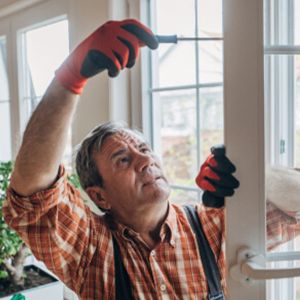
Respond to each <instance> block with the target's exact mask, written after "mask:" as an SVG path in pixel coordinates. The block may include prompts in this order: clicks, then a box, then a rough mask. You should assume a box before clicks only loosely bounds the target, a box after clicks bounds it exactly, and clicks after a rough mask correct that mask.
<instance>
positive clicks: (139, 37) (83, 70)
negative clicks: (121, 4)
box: [11, 20, 158, 196]
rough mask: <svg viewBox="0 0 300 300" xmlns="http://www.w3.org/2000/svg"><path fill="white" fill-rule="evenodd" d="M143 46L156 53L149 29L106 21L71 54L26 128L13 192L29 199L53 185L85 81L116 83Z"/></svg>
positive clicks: (121, 22) (58, 71) (152, 36)
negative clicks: (102, 78)
mask: <svg viewBox="0 0 300 300" xmlns="http://www.w3.org/2000/svg"><path fill="white" fill-rule="evenodd" d="M144 45H147V46H148V47H150V48H151V49H155V48H157V47H158V42H157V39H156V38H155V36H154V35H153V34H152V32H151V31H150V30H149V29H148V28H147V27H145V26H143V25H142V24H141V23H139V22H138V21H136V20H125V21H120V22H114V21H110V22H107V23H105V24H104V25H102V26H101V27H99V28H98V29H97V30H96V31H95V32H93V33H92V34H91V35H90V36H89V37H87V38H86V39H85V40H84V41H83V42H82V43H81V44H80V45H79V46H78V47H77V48H76V49H75V50H74V51H73V52H72V53H71V54H70V56H69V57H68V58H67V59H66V60H65V62H64V63H63V64H62V66H61V67H60V68H59V69H58V70H57V72H56V76H55V79H54V80H53V81H52V83H51V84H50V86H49V88H48V89H47V91H46V93H45V95H44V97H43V99H42V101H41V102H40V103H39V105H38V107H37V109H36V110H35V112H34V113H33V115H32V117H31V119H30V121H29V123H28V125H27V128H26V130H25V133H24V137H23V142H22V145H21V148H20V151H19V153H18V155H17V159H16V163H15V168H14V171H13V175H12V178H11V187H12V189H13V190H15V191H16V192H17V193H18V194H20V195H23V196H28V195H31V194H33V193H35V192H37V191H40V190H43V189H45V188H47V187H49V186H50V185H51V184H52V183H53V182H54V180H55V179H56V176H57V172H58V166H59V164H60V162H61V159H62V154H63V151H64V149H65V146H66V140H67V132H68V128H69V126H70V123H71V121H72V117H73V115H74V111H75V109H76V106H77V102H78V94H81V92H82V90H83V88H84V85H85V84H86V81H87V79H88V78H89V77H91V76H94V75H95V74H97V73H99V72H101V71H103V70H105V69H106V70H108V74H109V76H111V77H115V76H117V75H118V73H119V71H120V70H121V69H123V68H125V67H127V68H131V67H132V66H133V65H134V64H135V61H136V59H137V57H138V55H139V48H140V47H142V46H144Z"/></svg>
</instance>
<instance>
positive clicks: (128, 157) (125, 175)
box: [94, 131, 170, 215]
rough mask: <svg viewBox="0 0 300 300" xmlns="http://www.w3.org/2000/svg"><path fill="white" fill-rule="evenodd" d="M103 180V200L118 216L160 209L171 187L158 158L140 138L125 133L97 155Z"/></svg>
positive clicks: (112, 140) (109, 141)
mask: <svg viewBox="0 0 300 300" xmlns="http://www.w3.org/2000/svg"><path fill="white" fill-rule="evenodd" d="M94 158H95V161H96V164H97V167H98V170H99V172H100V174H101V176H102V178H103V182H104V187H103V189H102V190H103V191H102V196H103V198H104V199H105V200H106V201H107V202H109V204H110V208H111V209H112V211H113V212H114V213H116V214H118V215H123V214H124V213H126V212H127V213H130V211H132V210H135V211H145V210H147V209H150V208H154V207H158V208H159V207H160V206H161V205H162V203H163V202H165V201H167V199H168V196H169V194H170V187H169V184H168V182H167V180H166V178H165V177H164V175H163V171H162V168H161V165H160V162H159V159H158V157H156V156H155V155H154V153H153V152H152V150H151V149H150V148H149V146H148V145H147V144H146V143H145V142H144V141H143V140H141V139H140V138H139V137H138V136H137V135H135V134H134V133H131V132H127V131H122V132H119V133H116V134H114V135H111V136H109V137H107V138H106V139H105V141H104V143H103V145H102V147H101V150H100V152H97V153H95V155H94Z"/></svg>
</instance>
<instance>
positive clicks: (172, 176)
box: [156, 90, 197, 186]
mask: <svg viewBox="0 0 300 300" xmlns="http://www.w3.org/2000/svg"><path fill="white" fill-rule="evenodd" d="M156 97H157V98H156V101H157V103H159V106H160V118H161V125H160V131H158V132H159V134H160V137H159V138H160V145H161V149H160V151H161V154H162V160H163V166H164V171H165V175H166V177H167V179H168V180H169V182H170V183H171V184H176V185H185V186H194V178H195V176H196V172H197V156H196V105H195V103H196V100H195V99H196V97H195V92H194V90H182V91H179V92H178V91H177V92H162V93H159V94H157V95H156Z"/></svg>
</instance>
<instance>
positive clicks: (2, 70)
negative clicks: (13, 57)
mask: <svg viewBox="0 0 300 300" xmlns="http://www.w3.org/2000/svg"><path fill="white" fill-rule="evenodd" d="M0 87H1V88H0V101H8V100H9V89H8V77H7V66H6V39H5V38H1V37H0Z"/></svg>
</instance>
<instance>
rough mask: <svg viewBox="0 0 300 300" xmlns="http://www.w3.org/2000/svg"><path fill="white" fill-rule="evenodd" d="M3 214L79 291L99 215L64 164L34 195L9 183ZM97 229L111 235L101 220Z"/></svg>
mask: <svg viewBox="0 0 300 300" xmlns="http://www.w3.org/2000/svg"><path fill="white" fill-rule="evenodd" d="M3 216H4V219H5V221H6V223H7V224H8V225H9V226H10V227H12V228H13V229H14V230H15V231H16V232H17V233H18V234H19V235H20V237H21V238H22V239H23V241H24V242H25V243H26V244H27V246H28V247H29V248H30V249H31V251H32V253H33V254H34V256H35V257H36V258H37V259H38V260H41V261H43V262H44V263H45V265H46V266H47V267H48V268H49V270H51V271H52V272H53V273H55V274H56V275H57V276H58V277H59V278H60V279H61V280H62V281H63V282H64V283H66V284H67V285H68V286H69V287H70V288H71V289H73V290H75V291H76V292H79V290H80V286H81V284H82V280H83V278H84V270H85V269H86V267H87V266H88V264H89V262H90V261H91V259H92V257H93V254H94V252H95V249H96V243H95V241H94V238H93V237H94V231H95V229H94V228H95V226H94V225H95V224H94V222H95V216H94V217H93V213H92V212H91V210H90V209H89V208H88V206H86V205H85V204H84V202H83V200H82V199H81V197H80V192H79V191H78V190H76V189H75V188H74V187H73V186H72V185H71V184H70V183H69V182H68V180H67V175H66V172H65V169H64V167H63V166H60V169H59V172H58V177H57V180H56V181H55V182H54V183H53V185H52V186H51V187H50V188H48V189H46V190H43V191H40V192H37V193H35V194H33V195H31V196H27V197H24V196H20V195H18V194H17V193H16V192H14V190H13V189H12V188H11V187H9V188H8V191H7V198H6V201H5V203H4V205H3ZM97 230H98V231H99V230H100V232H98V234H104V236H105V235H107V234H105V230H106V228H105V226H104V225H103V226H102V227H100V228H99V226H98V224H97ZM101 230H102V231H103V232H102V233H101Z"/></svg>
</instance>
